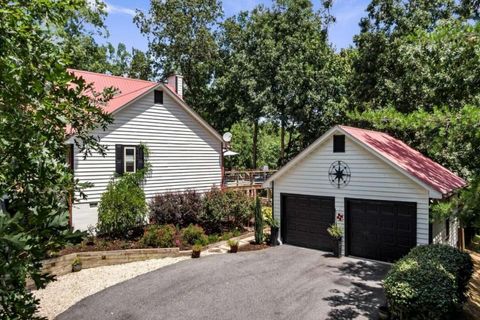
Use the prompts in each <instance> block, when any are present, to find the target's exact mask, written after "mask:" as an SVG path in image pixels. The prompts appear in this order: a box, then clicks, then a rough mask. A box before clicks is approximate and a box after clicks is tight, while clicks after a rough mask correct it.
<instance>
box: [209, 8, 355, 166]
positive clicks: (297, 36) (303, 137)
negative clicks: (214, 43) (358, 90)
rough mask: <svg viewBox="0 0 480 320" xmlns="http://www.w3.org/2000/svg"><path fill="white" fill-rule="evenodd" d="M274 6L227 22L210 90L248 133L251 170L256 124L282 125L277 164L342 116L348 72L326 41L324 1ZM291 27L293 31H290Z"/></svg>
mask: <svg viewBox="0 0 480 320" xmlns="http://www.w3.org/2000/svg"><path fill="white" fill-rule="evenodd" d="M321 5H322V7H324V8H323V11H320V12H315V11H314V10H313V6H312V3H311V1H308V0H302V1H275V2H274V4H273V5H272V7H265V6H259V7H257V8H255V9H254V10H252V11H251V12H249V13H246V12H243V13H241V14H239V15H238V16H236V17H232V18H229V19H227V20H226V21H225V22H224V23H223V24H222V28H221V33H220V36H219V41H220V43H221V45H220V48H221V56H222V61H224V64H223V65H221V66H220V67H219V71H218V72H217V79H216V82H215V84H214V85H215V86H216V87H217V88H218V91H219V93H220V94H221V95H222V99H221V103H220V105H221V106H222V108H223V109H226V110H232V109H233V110H234V111H235V112H237V113H238V115H239V117H240V118H242V119H245V120H248V122H249V123H250V124H251V127H252V131H251V132H252V150H253V151H252V160H251V161H252V167H256V166H257V163H256V159H257V158H256V150H257V149H258V147H257V139H258V127H259V123H260V119H262V118H264V117H267V118H270V119H274V120H275V121H276V122H278V123H280V125H281V128H282V129H281V134H280V141H281V142H280V157H281V158H282V159H280V164H282V163H283V162H284V160H285V159H283V158H287V157H286V155H285V154H284V151H285V150H286V152H287V153H288V155H289V156H291V155H293V154H295V153H296V152H298V150H299V149H301V148H303V147H305V146H307V145H308V144H309V143H311V142H312V141H313V140H314V139H316V138H317V137H318V136H319V135H320V134H322V133H323V132H325V131H326V130H327V129H328V128H330V126H331V125H332V124H334V123H337V122H339V121H340V120H341V119H342V118H341V117H342V114H343V113H344V107H345V105H346V100H345V99H344V95H345V93H346V91H345V90H346V87H345V81H346V74H347V72H346V71H347V70H348V68H347V66H346V65H345V64H344V60H343V59H342V57H341V56H339V55H336V54H335V52H334V50H333V49H332V48H331V47H330V46H329V44H328V41H327V32H326V29H327V26H328V23H329V22H330V21H331V16H330V15H329V14H328V9H329V8H330V6H331V2H330V1H323V2H322V3H321ZM292 21H295V23H292Z"/></svg>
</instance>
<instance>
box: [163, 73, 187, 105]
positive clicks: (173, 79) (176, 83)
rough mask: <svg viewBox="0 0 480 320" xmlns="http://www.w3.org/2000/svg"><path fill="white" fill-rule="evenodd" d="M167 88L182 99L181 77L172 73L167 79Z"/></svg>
mask: <svg viewBox="0 0 480 320" xmlns="http://www.w3.org/2000/svg"><path fill="white" fill-rule="evenodd" d="M167 86H168V87H169V88H170V89H171V90H173V92H175V93H176V94H177V95H178V96H179V97H180V98H182V99H183V86H184V84H183V77H182V76H181V75H179V74H176V73H173V74H171V75H170V76H169V77H168V78H167Z"/></svg>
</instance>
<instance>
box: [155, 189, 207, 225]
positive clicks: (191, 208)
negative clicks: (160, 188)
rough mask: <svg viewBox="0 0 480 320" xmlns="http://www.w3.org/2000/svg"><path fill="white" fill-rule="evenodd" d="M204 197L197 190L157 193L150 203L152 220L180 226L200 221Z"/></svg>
mask: <svg viewBox="0 0 480 320" xmlns="http://www.w3.org/2000/svg"><path fill="white" fill-rule="evenodd" d="M202 201H203V200H202V197H201V195H200V194H199V193H198V192H196V191H195V190H186V191H185V192H167V193H162V194H157V195H155V197H154V198H153V199H152V200H151V201H150V203H149V211H150V213H149V216H150V222H151V223H156V224H165V223H171V224H174V225H176V226H179V227H186V226H188V225H189V224H192V223H193V224H198V223H200V215H201V212H202V207H203V205H202Z"/></svg>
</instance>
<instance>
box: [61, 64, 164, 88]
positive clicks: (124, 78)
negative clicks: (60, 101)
mask: <svg viewBox="0 0 480 320" xmlns="http://www.w3.org/2000/svg"><path fill="white" fill-rule="evenodd" d="M67 70H69V71H74V72H75V71H77V72H84V73H89V74H94V75H98V76H102V77H109V78H118V79H122V80H130V81H138V82H146V83H150V84H151V85H154V84H155V85H157V84H160V83H159V82H154V81H149V80H143V79H136V78H129V77H122V76H115V75H111V74H105V73H100V72H93V71H88V70H80V69H74V68H67Z"/></svg>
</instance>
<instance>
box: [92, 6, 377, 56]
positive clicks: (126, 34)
mask: <svg viewBox="0 0 480 320" xmlns="http://www.w3.org/2000/svg"><path fill="white" fill-rule="evenodd" d="M106 3H107V10H108V12H109V14H108V17H107V19H106V24H107V27H108V31H109V33H110V37H109V38H108V39H106V40H105V39H98V41H99V42H102V43H103V42H107V41H109V42H112V43H113V44H114V45H117V44H118V43H119V42H123V43H125V44H126V45H127V48H131V47H134V48H137V49H141V50H144V51H145V50H146V49H147V39H146V38H145V37H144V36H142V35H141V34H140V32H139V31H138V28H137V26H136V25H135V24H134V23H133V20H132V19H133V16H134V15H135V9H139V10H142V11H148V8H149V3H150V0H135V1H132V0H107V1H106ZM222 3H223V10H224V13H225V16H226V17H229V16H232V15H235V14H236V13H238V12H240V11H242V10H251V9H252V8H254V7H255V6H257V5H258V4H261V3H263V4H267V5H268V4H270V3H271V0H223V1H222ZM313 3H314V5H315V8H318V7H319V3H320V1H318V0H317V1H313ZM368 3H369V1H367V0H334V5H333V10H332V14H333V15H334V16H335V17H336V19H337V21H336V23H335V24H334V25H333V26H331V27H330V33H329V38H330V42H332V43H333V45H334V46H335V48H336V49H337V50H339V49H341V48H346V47H348V46H349V45H351V44H352V39H353V36H354V35H355V34H357V33H358V31H359V27H358V22H359V21H360V18H361V17H363V16H365V9H366V7H367V5H368Z"/></svg>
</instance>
